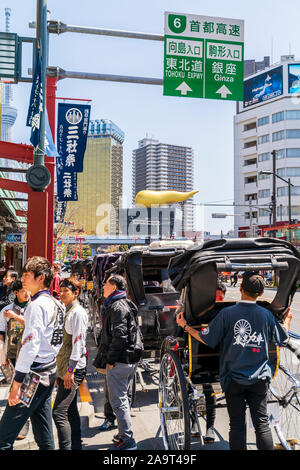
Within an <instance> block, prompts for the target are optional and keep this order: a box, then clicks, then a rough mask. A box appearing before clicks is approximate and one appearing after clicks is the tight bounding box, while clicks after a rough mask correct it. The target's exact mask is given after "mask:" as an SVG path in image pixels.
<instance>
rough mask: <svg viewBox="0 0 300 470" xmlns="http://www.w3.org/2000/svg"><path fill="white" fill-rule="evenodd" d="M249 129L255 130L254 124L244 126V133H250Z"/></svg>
mask: <svg viewBox="0 0 300 470" xmlns="http://www.w3.org/2000/svg"><path fill="white" fill-rule="evenodd" d="M251 129H256V122H250V124H245V125H244V129H243V130H244V132H246V131H250V130H251Z"/></svg>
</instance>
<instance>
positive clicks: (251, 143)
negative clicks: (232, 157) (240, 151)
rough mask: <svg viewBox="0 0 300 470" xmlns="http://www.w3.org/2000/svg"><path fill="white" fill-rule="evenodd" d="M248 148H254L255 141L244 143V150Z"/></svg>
mask: <svg viewBox="0 0 300 470" xmlns="http://www.w3.org/2000/svg"><path fill="white" fill-rule="evenodd" d="M249 147H256V140H252V141H251V142H245V143H244V149H247V148H249Z"/></svg>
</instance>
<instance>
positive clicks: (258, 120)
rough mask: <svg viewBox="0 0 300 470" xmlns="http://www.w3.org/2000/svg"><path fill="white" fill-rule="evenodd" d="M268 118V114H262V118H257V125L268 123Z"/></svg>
mask: <svg viewBox="0 0 300 470" xmlns="http://www.w3.org/2000/svg"><path fill="white" fill-rule="evenodd" d="M269 122H270V118H269V116H264V117H262V118H259V119H257V127H260V126H264V125H265V124H269Z"/></svg>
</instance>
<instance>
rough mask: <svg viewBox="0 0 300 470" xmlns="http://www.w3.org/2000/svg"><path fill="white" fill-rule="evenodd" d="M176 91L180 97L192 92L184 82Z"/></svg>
mask: <svg viewBox="0 0 300 470" xmlns="http://www.w3.org/2000/svg"><path fill="white" fill-rule="evenodd" d="M176 90H178V91H180V92H181V94H182V95H186V94H187V92H188V91H193V90H192V89H191V88H190V87H189V86H188V85H187V84H186V83H185V82H182V83H181V84H180V85H179V86H178V87H177V88H176Z"/></svg>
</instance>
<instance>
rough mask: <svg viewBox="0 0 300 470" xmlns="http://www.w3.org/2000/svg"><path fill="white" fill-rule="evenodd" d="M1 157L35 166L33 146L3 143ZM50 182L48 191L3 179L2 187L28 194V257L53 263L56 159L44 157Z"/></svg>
mask: <svg viewBox="0 0 300 470" xmlns="http://www.w3.org/2000/svg"><path fill="white" fill-rule="evenodd" d="M0 158H5V159H7V160H17V161H19V162H23V163H29V164H33V147H32V146H31V145H24V144H15V143H11V142H4V141H0ZM45 166H46V167H47V168H48V170H49V172H50V175H51V182H50V185H49V186H48V188H47V189H46V190H45V192H40V191H33V190H32V189H31V187H30V186H29V185H28V184H27V183H25V182H21V181H14V180H9V179H6V178H0V188H1V189H7V190H10V191H16V192H20V193H27V194H28V211H27V257H28V258H30V257H31V256H43V257H45V258H47V259H48V260H49V262H50V263H51V264H52V263H53V231H54V174H55V158H54V157H47V156H46V157H45Z"/></svg>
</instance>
